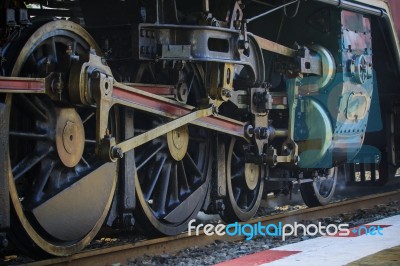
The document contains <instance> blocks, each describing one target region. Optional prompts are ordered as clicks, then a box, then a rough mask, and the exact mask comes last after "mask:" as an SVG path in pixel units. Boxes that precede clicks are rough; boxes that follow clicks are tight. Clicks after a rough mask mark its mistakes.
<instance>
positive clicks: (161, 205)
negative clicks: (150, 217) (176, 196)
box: [154, 163, 171, 214]
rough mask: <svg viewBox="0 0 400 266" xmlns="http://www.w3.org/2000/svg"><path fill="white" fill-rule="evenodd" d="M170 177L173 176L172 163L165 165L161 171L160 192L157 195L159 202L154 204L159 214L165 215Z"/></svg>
mask: <svg viewBox="0 0 400 266" xmlns="http://www.w3.org/2000/svg"><path fill="white" fill-rule="evenodd" d="M170 175H171V163H165V164H164V167H163V169H162V171H161V180H160V182H159V191H158V192H159V193H158V194H157V198H158V200H156V201H155V202H154V209H155V210H158V212H159V214H164V213H165V207H166V202H167V192H168V185H169V178H170Z"/></svg>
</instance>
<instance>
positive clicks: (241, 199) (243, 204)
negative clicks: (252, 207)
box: [238, 191, 247, 209]
mask: <svg viewBox="0 0 400 266" xmlns="http://www.w3.org/2000/svg"><path fill="white" fill-rule="evenodd" d="M238 205H239V207H240V208H242V209H246V208H247V191H241V193H240V197H239V200H238Z"/></svg>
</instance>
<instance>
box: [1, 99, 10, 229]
mask: <svg viewBox="0 0 400 266" xmlns="http://www.w3.org/2000/svg"><path fill="white" fill-rule="evenodd" d="M8 117H9V115H8V110H7V107H6V104H4V103H1V104H0V230H2V229H6V228H8V227H9V226H10V197H9V195H8V173H7V169H8V167H7V166H6V164H7V163H8V159H7V158H8V155H7V152H8V128H9V127H8V121H9V120H8Z"/></svg>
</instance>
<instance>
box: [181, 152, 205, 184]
mask: <svg viewBox="0 0 400 266" xmlns="http://www.w3.org/2000/svg"><path fill="white" fill-rule="evenodd" d="M183 160H184V161H185V165H186V166H187V167H188V169H189V170H190V172H191V173H192V174H194V175H195V177H200V176H201V172H200V170H199V168H198V167H197V165H196V163H195V162H194V160H193V158H192V156H190V154H189V153H188V152H187V153H186V156H185V158H184V159H183ZM192 181H193V182H194V181H195V180H194V178H193V180H192Z"/></svg>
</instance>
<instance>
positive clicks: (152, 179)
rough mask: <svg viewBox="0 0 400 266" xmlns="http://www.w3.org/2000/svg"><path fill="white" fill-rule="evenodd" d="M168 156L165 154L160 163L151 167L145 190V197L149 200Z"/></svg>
mask: <svg viewBox="0 0 400 266" xmlns="http://www.w3.org/2000/svg"><path fill="white" fill-rule="evenodd" d="M166 159H167V158H166V156H163V157H162V158H161V159H160V160H159V161H158V163H157V164H156V165H155V166H154V168H150V176H149V184H148V185H146V186H145V188H147V189H146V191H144V192H143V194H144V196H145V199H146V200H147V201H148V200H149V199H150V197H151V195H152V194H153V191H154V188H155V186H156V184H157V181H158V179H159V177H160V175H161V171H162V169H163V166H164V164H165V160H166Z"/></svg>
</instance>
